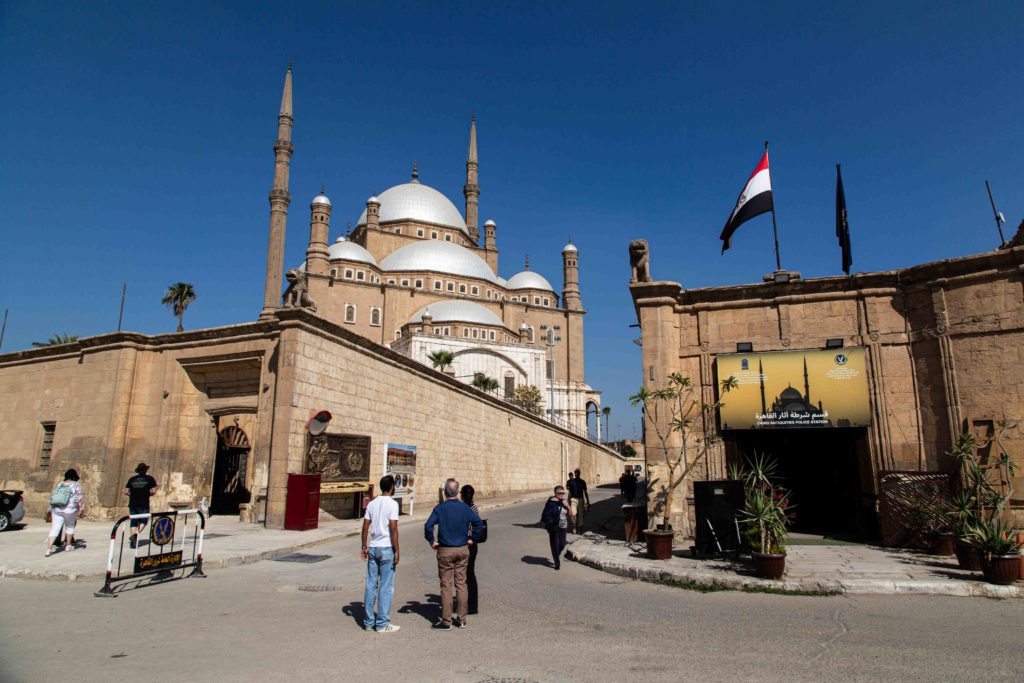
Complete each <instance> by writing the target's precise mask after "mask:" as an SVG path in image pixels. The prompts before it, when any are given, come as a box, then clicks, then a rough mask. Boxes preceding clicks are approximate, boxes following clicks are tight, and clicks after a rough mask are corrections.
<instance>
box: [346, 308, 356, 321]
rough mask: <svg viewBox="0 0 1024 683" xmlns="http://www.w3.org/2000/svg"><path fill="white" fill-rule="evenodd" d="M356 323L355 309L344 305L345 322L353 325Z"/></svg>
mask: <svg viewBox="0 0 1024 683" xmlns="http://www.w3.org/2000/svg"><path fill="white" fill-rule="evenodd" d="M355 321H356V307H355V306H354V305H352V304H345V322H347V323H354V322H355Z"/></svg>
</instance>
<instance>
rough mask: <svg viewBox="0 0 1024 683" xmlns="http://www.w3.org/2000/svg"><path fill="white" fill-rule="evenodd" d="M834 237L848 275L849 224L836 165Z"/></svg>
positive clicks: (850, 256)
mask: <svg viewBox="0 0 1024 683" xmlns="http://www.w3.org/2000/svg"><path fill="white" fill-rule="evenodd" d="M836 237H837V238H839V248H840V249H842V250H843V272H844V273H846V274H847V275H849V274H850V266H851V265H853V253H852V252H851V250H850V224H849V223H848V222H847V221H846V193H845V192H843V173H842V171H840V170H839V164H836Z"/></svg>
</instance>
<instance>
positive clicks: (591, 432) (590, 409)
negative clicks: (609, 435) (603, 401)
mask: <svg viewBox="0 0 1024 683" xmlns="http://www.w3.org/2000/svg"><path fill="white" fill-rule="evenodd" d="M586 409H587V437H588V438H590V439H591V440H593V441H596V442H597V443H601V408H600V406H598V405H597V404H596V403H594V402H593V401H587V404H586ZM591 415H593V416H594V417H593V421H591V417H590V416H591Z"/></svg>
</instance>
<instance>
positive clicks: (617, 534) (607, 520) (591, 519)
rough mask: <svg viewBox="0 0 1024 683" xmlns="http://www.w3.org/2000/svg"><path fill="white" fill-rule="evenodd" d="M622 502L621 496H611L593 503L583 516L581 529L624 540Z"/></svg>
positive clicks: (623, 500) (616, 539)
mask: <svg viewBox="0 0 1024 683" xmlns="http://www.w3.org/2000/svg"><path fill="white" fill-rule="evenodd" d="M616 486H618V484H616ZM624 502H625V499H624V498H622V497H621V496H612V497H611V498H605V499H604V500H600V501H597V502H595V503H593V504H592V505H591V506H590V509H589V510H587V513H586V516H585V517H584V518H583V524H584V526H583V530H584V531H590V532H592V533H595V534H597V535H599V536H603V537H604V538H607V539H609V540H613V541H625V540H626V528H625V517H624V516H623V514H622V504H623V503H624Z"/></svg>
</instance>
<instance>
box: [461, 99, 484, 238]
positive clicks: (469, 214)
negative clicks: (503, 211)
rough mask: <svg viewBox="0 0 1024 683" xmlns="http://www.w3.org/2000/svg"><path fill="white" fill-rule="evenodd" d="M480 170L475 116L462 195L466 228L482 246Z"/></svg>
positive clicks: (470, 135)
mask: <svg viewBox="0 0 1024 683" xmlns="http://www.w3.org/2000/svg"><path fill="white" fill-rule="evenodd" d="M478 168H479V164H478V163H477V159H476V115H473V116H472V118H471V119H470V122H469V153H468V154H467V155H466V185H465V187H463V188H462V193H463V194H464V195H466V227H467V228H469V235H470V237H472V238H473V243H474V244H477V245H479V244H480V229H479V228H477V227H476V223H477V217H478V205H479V199H480V186H479V185H478V184H477V180H478V179H477V170H478Z"/></svg>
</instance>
